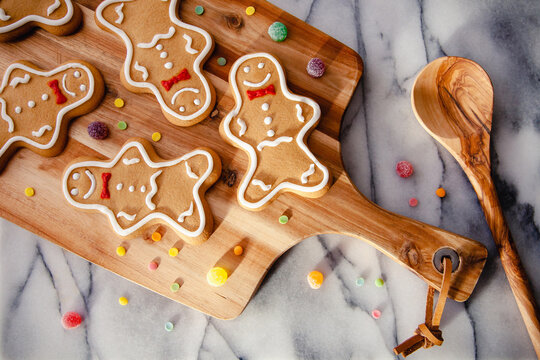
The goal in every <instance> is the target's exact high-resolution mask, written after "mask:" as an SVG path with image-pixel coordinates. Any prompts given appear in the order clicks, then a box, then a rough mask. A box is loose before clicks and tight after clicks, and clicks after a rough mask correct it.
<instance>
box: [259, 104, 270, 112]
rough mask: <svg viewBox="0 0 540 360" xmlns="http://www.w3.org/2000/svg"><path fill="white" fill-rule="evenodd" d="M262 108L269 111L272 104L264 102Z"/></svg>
mask: <svg viewBox="0 0 540 360" xmlns="http://www.w3.org/2000/svg"><path fill="white" fill-rule="evenodd" d="M261 109H263V111H268V109H270V106H269V105H268V103H264V104H262V106H261Z"/></svg>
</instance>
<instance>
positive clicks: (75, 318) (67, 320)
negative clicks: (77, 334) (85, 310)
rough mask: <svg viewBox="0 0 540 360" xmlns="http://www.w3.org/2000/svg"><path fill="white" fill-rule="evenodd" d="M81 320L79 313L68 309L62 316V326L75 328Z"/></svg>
mask: <svg viewBox="0 0 540 360" xmlns="http://www.w3.org/2000/svg"><path fill="white" fill-rule="evenodd" d="M82 322H83V317H82V316H81V314H79V313H76V312H75V311H68V312H67V313H65V314H64V315H63V316H62V326H63V327H64V329H75V328H76V327H78V326H79V325H81V324H82Z"/></svg>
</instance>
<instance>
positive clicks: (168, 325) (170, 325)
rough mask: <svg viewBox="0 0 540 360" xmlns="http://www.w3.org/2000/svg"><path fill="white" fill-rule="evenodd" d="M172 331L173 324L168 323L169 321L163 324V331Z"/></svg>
mask: <svg viewBox="0 0 540 360" xmlns="http://www.w3.org/2000/svg"><path fill="white" fill-rule="evenodd" d="M173 329H174V324H173V323H172V322H170V321H167V322H166V323H165V330H167V331H173Z"/></svg>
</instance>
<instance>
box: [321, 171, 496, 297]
mask: <svg viewBox="0 0 540 360" xmlns="http://www.w3.org/2000/svg"><path fill="white" fill-rule="evenodd" d="M319 201H320V202H321V205H320V206H322V207H323V209H322V210H321V209H318V210H320V211H325V212H327V214H326V215H325V216H326V218H327V219H331V220H330V221H328V223H329V224H325V225H326V229H324V230H323V231H322V232H327V233H328V232H338V233H344V234H348V235H351V236H354V237H357V238H359V239H361V240H364V241H366V242H368V243H370V244H371V245H373V246H374V247H376V248H377V249H378V250H380V251H382V252H383V253H385V254H386V255H388V256H390V257H391V258H392V259H394V260H395V261H397V262H398V263H400V264H402V265H403V266H405V267H407V268H409V269H410V270H411V271H413V272H414V273H416V274H417V275H418V276H420V277H421V278H422V279H424V281H426V282H427V283H429V284H430V285H431V286H433V287H435V288H436V289H439V288H440V285H441V281H442V274H441V273H440V272H439V271H438V270H437V269H436V268H435V266H434V264H433V262H434V256H435V253H436V252H437V251H438V250H439V249H442V248H450V249H453V250H455V251H456V252H457V254H458V256H459V266H458V268H457V269H456V270H455V271H454V273H453V274H452V284H451V288H450V292H449V296H450V297H451V298H453V299H455V300H457V301H465V300H467V298H468V297H469V295H470V294H471V292H472V291H473V289H474V287H475V285H476V282H477V280H478V278H479V276H480V273H481V272H482V269H483V267H484V264H485V261H486V259H487V249H486V248H485V247H484V246H483V245H482V244H480V243H478V242H476V241H473V240H470V239H468V238H465V237H463V236H460V235H456V234H453V233H450V232H448V231H445V230H442V229H439V228H437V227H434V226H431V225H427V224H424V223H421V222H419V221H416V220H413V219H409V218H406V217H404V216H401V215H398V214H394V213H391V212H390V211H387V210H385V209H383V208H381V207H379V206H377V205H376V204H374V203H372V202H371V201H369V200H368V199H366V198H365V197H364V196H363V195H362V194H360V192H358V190H357V189H356V188H355V187H354V185H353V184H352V183H351V181H350V179H349V178H348V176H347V175H346V174H345V172H343V173H341V174H340V175H339V176H338V179H337V180H336V182H335V184H334V185H333V186H332V187H331V188H330V190H329V191H328V193H327V194H326V195H325V196H323V197H322V198H321V199H319ZM439 290H440V289H439Z"/></svg>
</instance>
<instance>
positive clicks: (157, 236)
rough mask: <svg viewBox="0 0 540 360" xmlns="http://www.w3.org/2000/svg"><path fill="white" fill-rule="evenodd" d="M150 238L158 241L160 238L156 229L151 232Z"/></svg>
mask: <svg viewBox="0 0 540 360" xmlns="http://www.w3.org/2000/svg"><path fill="white" fill-rule="evenodd" d="M152 240H154V241H159V240H161V234H160V233H158V232H157V231H155V232H154V233H153V234H152Z"/></svg>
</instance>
